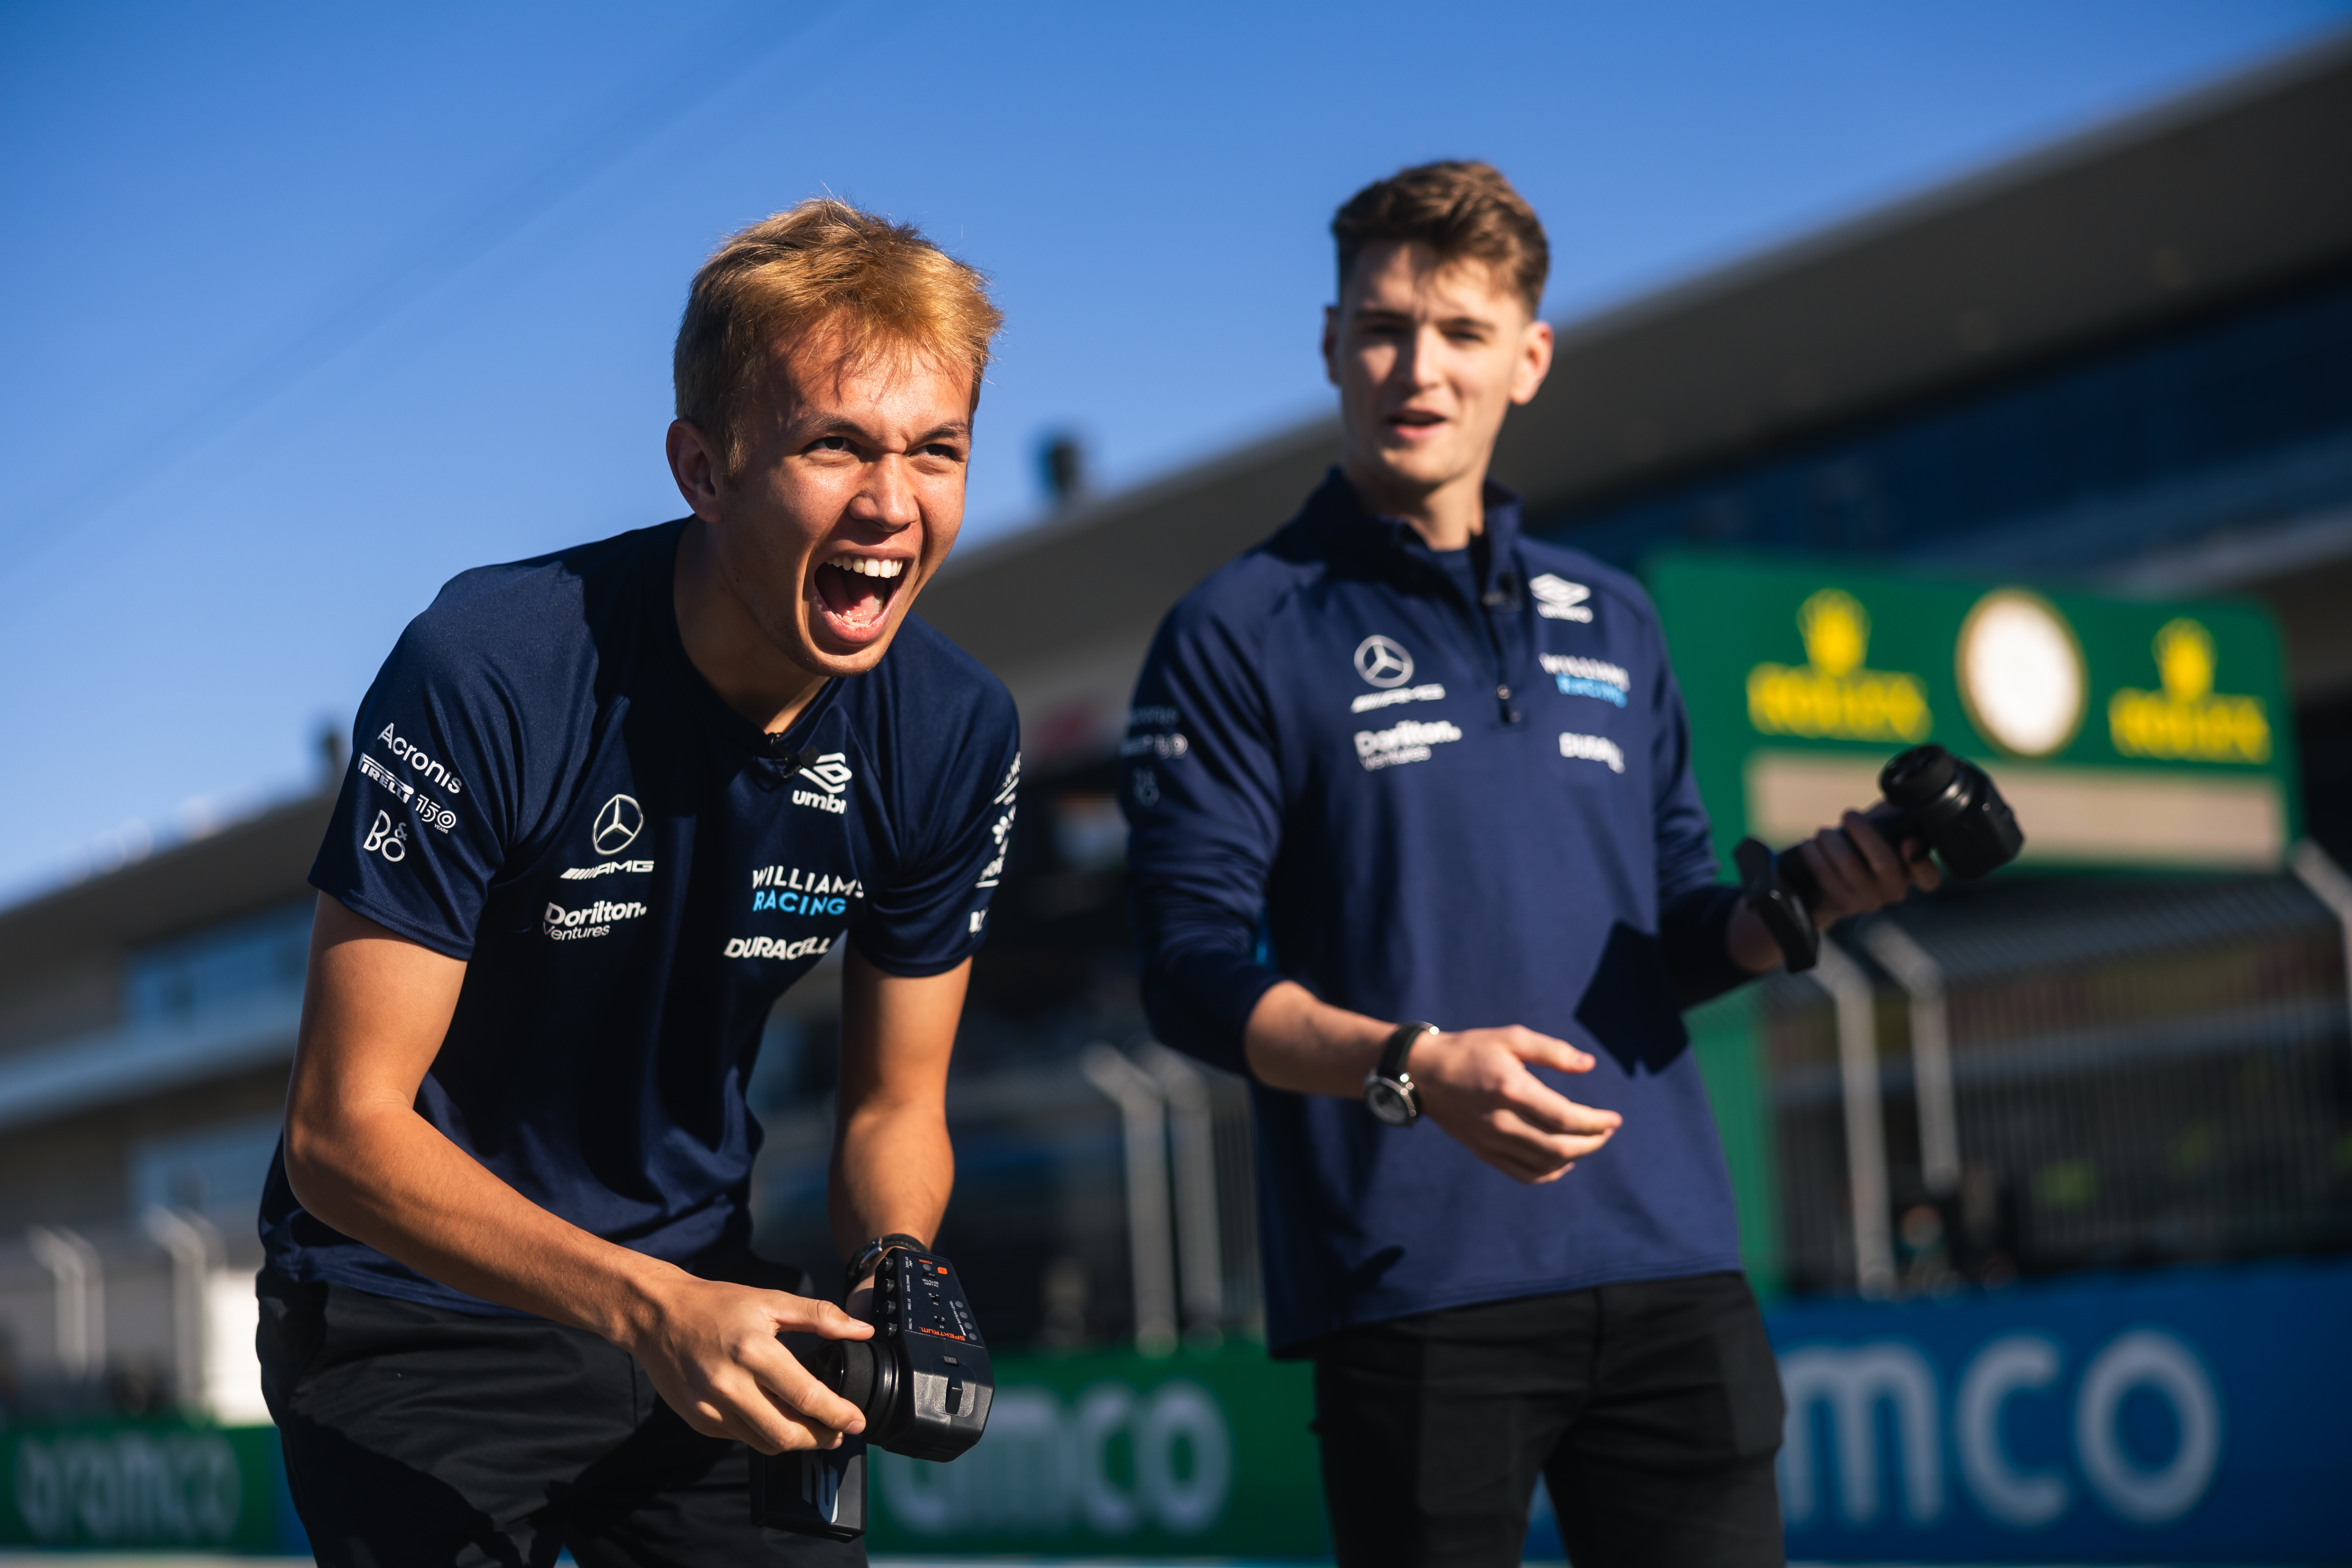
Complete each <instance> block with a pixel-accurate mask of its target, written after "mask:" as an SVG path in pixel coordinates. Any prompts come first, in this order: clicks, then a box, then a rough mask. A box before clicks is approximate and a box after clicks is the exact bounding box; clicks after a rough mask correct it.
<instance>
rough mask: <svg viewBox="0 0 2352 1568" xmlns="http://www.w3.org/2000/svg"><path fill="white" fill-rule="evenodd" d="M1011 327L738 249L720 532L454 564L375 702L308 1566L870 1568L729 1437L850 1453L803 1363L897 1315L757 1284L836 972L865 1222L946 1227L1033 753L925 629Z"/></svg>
mask: <svg viewBox="0 0 2352 1568" xmlns="http://www.w3.org/2000/svg"><path fill="white" fill-rule="evenodd" d="M999 320H1000V318H999V316H998V313H997V311H996V310H995V308H994V306H993V305H992V303H991V302H990V300H989V299H988V296H987V293H986V291H985V289H984V287H983V285H982V279H981V278H980V277H979V275H978V274H977V273H975V272H974V271H972V270H971V268H968V267H966V266H964V265H963V264H961V263H960V262H958V261H955V260H953V259H951V258H949V257H948V256H946V255H944V254H943V253H942V252H940V250H939V249H938V248H937V247H934V246H932V245H931V244H930V243H929V241H928V240H926V239H924V238H923V237H922V236H921V235H919V233H917V232H916V231H915V230H913V229H912V228H908V227H904V226H897V225H893V224H890V223H888V222H887V221H885V220H883V219H880V218H877V217H875V216H871V215H868V214H866V213H862V212H859V211H857V210H856V209H855V208H852V207H849V206H847V205H843V204H841V203H838V202H834V201H812V202H807V203H804V204H803V205H800V206H798V207H796V208H793V210H791V211H789V212H786V213H782V214H780V215H778V216H774V217H772V218H770V219H768V220H766V221H764V222H762V223H759V224H755V225H753V226H751V227H750V228H748V229H745V230H744V231H743V232H741V233H740V234H738V235H736V236H734V237H731V238H730V239H729V240H728V241H727V242H726V243H725V244H724V245H723V246H722V247H720V248H719V250H718V251H717V252H716V253H715V254H714V255H713V256H712V257H711V258H710V259H709V261H708V262H707V263H706V264H705V265H704V267H703V268H702V269H701V270H700V272H699V273H698V275H697V276H696V278H695V280H694V284H693V288H692V289H691V291H690V294H689V296H688V302H687V308H686V312H685V317H684V320H683V321H682V323H681V325H680V327H679V331H678V336H677V351H676V360H675V374H676V383H677V420H676V422H675V423H673V424H672V425H671V426H670V427H669V436H668V457H669V463H670V468H671V471H672V473H673V475H674V476H675V478H676V479H677V486H678V489H679V490H680V491H681V492H682V493H683V494H684V496H685V498H686V500H687V502H688V506H689V507H690V509H691V515H690V516H689V517H688V518H686V519H684V520H682V521H677V522H672V523H667V524H663V525H661V526H659V527H655V528H648V529H643V530H640V531H635V532H632V533H625V534H622V535H619V536H617V537H615V538H612V539H607V540H604V541H601V542H595V543H591V544H585V545H582V546H579V547H576V548H573V549H571V550H566V551H562V552H557V553H555V554H551V555H547V556H543V557H541V558H539V559H537V560H533V561H525V562H520V563H514V564H510V565H503V566H491V567H485V568H482V569H480V570H478V571H473V572H468V573H466V574H462V575H460V576H458V577H457V578H456V579H454V580H453V581H452V582H451V583H450V584H448V585H447V586H446V587H445V588H444V589H443V590H442V592H441V594H440V595H439V597H438V598H436V600H435V602H434V604H433V605H432V606H431V607H430V608H429V609H427V610H426V611H425V613H424V614H423V615H421V616H418V617H417V618H416V619H415V621H413V622H412V623H410V625H409V626H408V628H407V630H406V632H405V633H404V635H403V636H402V637H401V639H400V641H399V644H398V646H397V647H395V648H394V650H393V653H392V655H391V657H390V658H389V659H387V660H386V662H385V663H384V666H383V670H382V672H381V673H380V674H379V675H378V677H377V679H376V680H375V683H374V685H373V687H371V688H370V689H369V691H368V694H367V697H366V699H365V700H364V702H363V703H362V707H361V710H360V715H359V720H358V723H357V726H356V729H355V731H354V742H355V743H354V756H353V760H352V771H351V773H350V774H349V775H348V776H347V778H346V779H345V780H344V783H343V786H342V793H341V799H340V800H339V801H338V803H337V805H336V809H335V815H334V817H333V820H332V823H331V826H330V827H329V829H328V834H327V838H326V843H325V845H324V847H322V848H321V850H320V855H319V858H318V862H317V864H316V866H315V867H314V868H313V870H312V873H311V880H312V882H313V883H314V884H315V885H316V886H317V888H318V889H319V890H320V900H319V910H318V915H317V920H316V924H315V926H314V928H313V934H312V941H311V952H310V974H309V983H308V987H307V990H306V993H305V996H304V1005H303V1017H302V1026H301V1034H300V1039H299V1047H298V1052H297V1056H296V1060H295V1066H294V1073H293V1079H292V1083H291V1085H290V1088H289V1093H288V1099H287V1113H286V1129H285V1135H284V1138H283V1141H282V1142H281V1144H280V1148H279V1153H278V1159H277V1160H276V1161H275V1162H273V1164H272V1168H271V1171H270V1176H269V1183H268V1193H267V1195H266V1196H265V1198H264V1200H263V1207H262V1214H261V1228H262V1236H263V1240H264V1242H265V1245H266V1248H267V1254H268V1263H267V1265H266V1267H265V1269H264V1271H263V1274H262V1278H261V1287H260V1289H261V1295H262V1299H263V1300H262V1326H261V1331H260V1336H259V1350H260V1352H261V1359H262V1366H263V1379H264V1389H265V1392H266V1393H267V1394H268V1400H269V1405H270V1409H271V1412H272V1414H273V1415H275V1416H276V1417H277V1420H278V1427H279V1431H280V1433H281V1436H282V1440H283V1443H284V1447H285V1452H286V1459H287V1470H288V1477H289V1482H290V1484H291V1487H292V1490H293V1496H294V1500H295V1504H296V1507H297V1509H298V1510H299V1512H300V1514H301V1517H302V1521H303V1523H304V1525H305V1527H306V1528H307V1529H308V1531H309V1532H310V1542H311V1545H312V1547H313V1549H314V1550H315V1552H317V1554H318V1557H319V1560H320V1562H321V1563H336V1564H342V1563H352V1564H361V1563H366V1564H375V1563H387V1564H392V1563H399V1564H405V1563H541V1564H543V1563H552V1562H553V1561H554V1560H555V1558H556V1556H557V1554H558V1552H559V1551H561V1550H562V1549H565V1548H568V1549H569V1550H570V1551H571V1552H572V1555H573V1556H574V1558H576V1559H577V1560H578V1561H580V1562H581V1563H587V1564H614V1565H619V1564H631V1565H637V1564H648V1563H714V1562H722V1561H745V1560H749V1556H748V1554H754V1553H759V1552H772V1551H776V1550H780V1549H787V1548H788V1549H789V1550H790V1551H792V1552H794V1553H798V1554H801V1555H802V1556H803V1557H805V1558H806V1559H807V1560H809V1561H816V1560H820V1559H821V1560H825V1561H832V1562H841V1563H855V1562H858V1561H862V1552H861V1550H860V1549H859V1548H858V1547H857V1546H856V1545H854V1544H841V1543H836V1542H820V1541H814V1540H808V1539H804V1538H802V1537H799V1536H782V1535H777V1534H773V1533H772V1532H769V1531H763V1530H762V1529H761V1526H759V1525H758V1524H755V1523H754V1522H753V1521H752V1519H751V1509H750V1506H749V1503H748V1500H747V1485H748V1483H747V1454H746V1450H745V1448H744V1447H743V1445H746V1444H748V1445H750V1446H751V1447H754V1448H757V1449H759V1450H761V1451H762V1452H764V1453H771V1454H772V1453H777V1452H780V1451H783V1450H790V1449H804V1450H805V1449H814V1448H827V1447H833V1446H835V1445H836V1444H838V1443H839V1442H840V1441H841V1437H842V1434H844V1433H845V1432H856V1431H858V1430H859V1429H860V1428H861V1426H862V1421H861V1418H860V1415H859V1412H858V1409H857V1407H856V1405H853V1404H852V1403H850V1402H849V1401H847V1400H845V1399H844V1398H842V1397H840V1396H839V1395H838V1394H835V1393H832V1392H828V1390H827V1389H826V1388H825V1387H824V1386H823V1385H821V1384H819V1383H818V1382H817V1380H816V1379H815V1378H814V1377H812V1376H811V1375H810V1374H809V1373H808V1372H806V1371H805V1370H804V1369H803V1366H802V1364H801V1363H799V1362H798V1361H796V1360H795V1359H794V1357H793V1355H792V1354H791V1353H789V1352H787V1351H786V1350H785V1349H784V1347H783V1346H782V1344H780V1343H779V1342H778V1339H777V1335H778V1333H779V1331H787V1330H789V1331H803V1332H808V1333H814V1334H816V1335H819V1336H824V1337H827V1338H831V1339H835V1340H856V1339H862V1338H865V1337H866V1336H867V1335H869V1334H871V1332H872V1330H871V1329H869V1328H868V1327H867V1326H866V1324H865V1323H863V1322H860V1321H856V1320H855V1319H853V1318H852V1317H850V1316H849V1315H847V1314H845V1313H844V1312H843V1311H842V1310H840V1309H839V1308H836V1307H834V1306H832V1305H831V1304H829V1303H828V1302H824V1301H821V1300H812V1299H809V1298H808V1297H807V1296H805V1295H803V1294H794V1293H790V1292H789V1291H788V1290H787V1289H777V1288H775V1287H777V1286H779V1285H784V1284H789V1283H796V1282H797V1280H798V1276H797V1275H796V1274H794V1273H790V1272H787V1271H783V1270H780V1269H777V1268H772V1267H763V1266H761V1263H760V1261H759V1260H758V1259H756V1258H753V1257H752V1256H751V1252H750V1248H749V1241H750V1229H751V1225H750V1216H749V1213H748V1209H747V1198H748V1191H749V1184H750V1177H751V1164H752V1158H753V1155H754V1154H755V1152H757V1150H758V1147H759V1141H760V1132H759V1128H758V1126H757V1124H756V1123H755V1122H754V1121H752V1119H751V1115H750V1112H749V1110H748V1109H747V1108H746V1106H745V1103H744V1098H743V1090H744V1083H745V1080H746V1079H747V1078H748V1077H749V1076H750V1074H751V1069H752V1066H753V1063H754V1060H755V1058H756V1056H757V1053H758V1047H759V1041H760V1037H761V1028H762V1026H763V1024H764V1021H765V1019H766V1017H767V1016H768V1013H769V1009H770V1007H771V1006H772V1004H773V1003H774V1002H775V1000H776V998H777V997H778V995H780V994H782V992H783V990H784V989H785V988H786V987H787V986H789V985H791V984H793V982H794V981H796V980H798V979H799V978H801V977H802V976H803V975H804V974H806V973H808V972H809V971H810V970H811V969H812V968H814V966H815V965H816V964H817V963H819V962H820V961H821V960H822V959H823V958H824V956H825V955H826V954H827V953H828V952H833V951H834V950H835V946H836V944H838V943H841V942H846V952H845V966H844V972H843V982H842V984H843V1004H842V1005H843V1012H842V1041H841V1087H840V1094H839V1119H838V1122H837V1131H836V1133H835V1148H834V1160H833V1168H832V1180H831V1183H830V1189H829V1194H830V1195H829V1204H830V1209H831V1218H832V1226H833V1233H834V1237H835V1241H836V1242H837V1243H838V1245H839V1246H840V1247H841V1249H842V1251H843V1254H844V1255H845V1257H848V1258H853V1259H856V1260H857V1261H858V1262H860V1263H862V1264H863V1265H865V1267H866V1269H867V1270H868V1271H869V1272H870V1269H871V1267H872V1265H873V1263H874V1261H875V1260H876V1259H877V1258H879V1257H880V1256H881V1255H882V1254H883V1253H884V1252H885V1251H886V1250H887V1247H890V1246H893V1245H908V1244H912V1245H920V1244H921V1243H922V1242H923V1241H924V1240H926V1239H927V1238H928V1237H929V1236H930V1234H931V1232H932V1230H933V1228H934V1227H935V1226H937V1225H938V1223H939V1221H940V1215H941V1213H942V1211H943V1210H944V1208H945V1206H946V1204H947V1199H948V1192H949V1188H950V1184H951V1182H952V1177H953V1159H952V1155H951V1152H950V1148H949V1145H948V1138H947V1128H946V1120H945V1106H944V1095H945V1084H946V1076H947V1064H948V1056H949V1051H950V1046H951V1044H952V1042H953V1039H954V1035H955V1028H956V1022H957V1017H958V1015H959V1012H960V1010H961V1005H962V999H963V992H964V983H965V978H966V975H967V973H968V970H969V966H970V959H971V954H972V952H973V951H974V950H975V949H976V948H977V947H978V946H979V945H980V942H981V937H982V928H983V925H984V922H985V919H986V915H987V912H988V906H989V900H990V898H991V897H992V889H994V887H995V886H996V882H997V879H998V876H999V873H1000V871H1001V868H1002V867H1003V863H1004V853H1005V843H1006V837H1007V835H1008V834H1009V833H1010V831H1011V829H1012V826H1013V799H1014V791H1015V787H1016V784H1017V780H1018V774H1019V759H1018V754H1017V750H1016V747H1017V743H1018V733H1017V726H1016V722H1015V717H1014V713H1013V705H1012V701H1011V700H1010V698H1009V697H1008V695H1007V694H1006V692H1005V691H1004V689H1003V686H1002V685H1001V684H999V683H998V682H997V681H996V680H995V679H993V678H992V677H991V676H989V675H988V674H987V673H986V672H985V671H983V670H982V669H981V668H979V667H978V666H977V665H975V664H974V663H972V662H971V660H970V659H969V658H966V657H965V656H964V655H962V654H961V653H960V652H959V651H958V650H957V649H955V648H954V647H951V646H950V644H948V643H947V642H946V641H945V639H943V638H941V637H940V636H939V635H938V634H937V633H936V632H933V631H932V630H930V629H929V627H928V626H924V625H923V624H922V623H921V622H919V621H917V620H914V619H913V618H911V616H910V615H909V610H910V607H911V606H912V605H913V602H914V600H915V597H916V595H918V594H919V592H920V591H921V589H922V587H923V585H924V584H925V583H927V582H928V581H929V579H930V578H931V576H932V575H933V574H935V573H936V572H937V571H938V570H939V568H940V563H941V562H942V561H944V560H945V558H946V556H947V554H948V552H949V550H950V547H951V546H952V545H953V543H954V542H955V537H956V532H957V529H958V527H959V525H960V524H961V520H962V513H963V500H964V476H965V471H966V465H967V461H968V458H969V454H970V450H971V439H972V419H973V414H974V411H975V409H976V407H977V405H978V403H979V397H980V387H981V376H982V371H983V369H984V368H985V366H986V364H987V362H988V356H989V348H990V343H991V341H992V338H993V336H994V333H995V331H996V329H997V326H998V324H999ZM803 1289H805V1288H804V1287H803Z"/></svg>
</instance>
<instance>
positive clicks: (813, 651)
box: [802, 610, 899, 676]
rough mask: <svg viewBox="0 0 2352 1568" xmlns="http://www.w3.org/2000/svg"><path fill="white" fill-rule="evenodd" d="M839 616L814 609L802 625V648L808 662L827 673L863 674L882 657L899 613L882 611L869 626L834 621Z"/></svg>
mask: <svg viewBox="0 0 2352 1568" xmlns="http://www.w3.org/2000/svg"><path fill="white" fill-rule="evenodd" d="M838 618H839V617H837V616H833V615H830V614H828V613H826V612H825V611H823V610H818V611H817V612H815V613H814V614H813V615H811V616H809V617H808V621H807V623H806V624H805V625H804V626H803V627H802V637H803V656H804V657H805V658H806V659H807V661H808V663H809V664H810V666H811V667H812V668H816V669H818V670H821V671H823V672H824V674H826V675H828V676H843V675H863V674H865V673H866V671H867V670H869V669H871V668H874V667H875V666H876V665H877V664H879V663H880V662H881V661H882V656H883V654H885V653H887V651H889V647H890V640H891V638H893V637H897V636H898V620H899V617H898V616H894V615H887V614H886V615H884V616H882V617H881V619H879V620H877V621H876V622H874V623H873V624H872V625H871V626H848V625H836V624H835V622H836V621H837V620H838Z"/></svg>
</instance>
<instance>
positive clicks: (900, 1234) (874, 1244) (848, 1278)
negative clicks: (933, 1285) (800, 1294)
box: [841, 1230, 930, 1290]
mask: <svg viewBox="0 0 2352 1568" xmlns="http://www.w3.org/2000/svg"><path fill="white" fill-rule="evenodd" d="M899 1247H910V1248H912V1249H913V1250H914V1251H917V1252H928V1251H929V1250H930V1248H929V1247H928V1246H926V1245H925V1244H924V1243H923V1242H922V1241H921V1240H920V1239H919V1238H918V1237H911V1236H908V1234H907V1233H906V1232H904V1231H900V1230H894V1231H892V1232H891V1233H890V1234H889V1235H887V1236H877V1237H875V1238H874V1239H873V1240H871V1241H869V1242H867V1243H866V1245H865V1246H863V1247H859V1248H858V1249H857V1256H856V1257H855V1258H851V1259H850V1260H849V1268H848V1271H847V1272H846V1273H845V1274H844V1275H843V1276H842V1281H841V1288H842V1289H844V1290H855V1289H857V1282H858V1281H859V1280H860V1279H864V1278H866V1271H867V1270H869V1269H871V1268H875V1267H876V1266H877V1264H879V1263H880V1262H881V1261H882V1259H883V1258H884V1256H885V1255H886V1254H887V1253H890V1252H893V1251H896V1250H897V1249H898V1248H899Z"/></svg>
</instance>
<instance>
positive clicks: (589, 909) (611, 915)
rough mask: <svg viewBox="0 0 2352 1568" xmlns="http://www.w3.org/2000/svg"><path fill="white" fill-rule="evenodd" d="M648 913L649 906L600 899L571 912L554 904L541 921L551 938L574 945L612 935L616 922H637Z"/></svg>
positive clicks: (549, 906) (548, 907) (632, 902)
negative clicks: (592, 937)
mask: <svg viewBox="0 0 2352 1568" xmlns="http://www.w3.org/2000/svg"><path fill="white" fill-rule="evenodd" d="M645 912H646V906H645V905H643V904H641V903H637V902H635V901H633V900H631V901H615V900H609V899H599V900H596V901H595V902H594V903H593V904H590V905H588V906H586V907H585V908H583V909H577V910H567V909H565V908H564V907H563V906H562V904H557V903H551V904H549V905H548V906H547V910H546V912H545V913H543V914H542V915H541V917H540V921H541V925H543V926H544V927H545V928H546V931H547V934H548V935H549V936H550V937H551V938H553V939H554V940H555V941H557V942H570V941H574V940H577V939H579V938H582V937H591V936H610V935H611V934H612V933H613V922H614V921H628V920H635V919H636V918H637V917H638V916H639V915H642V914H644V913H645Z"/></svg>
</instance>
